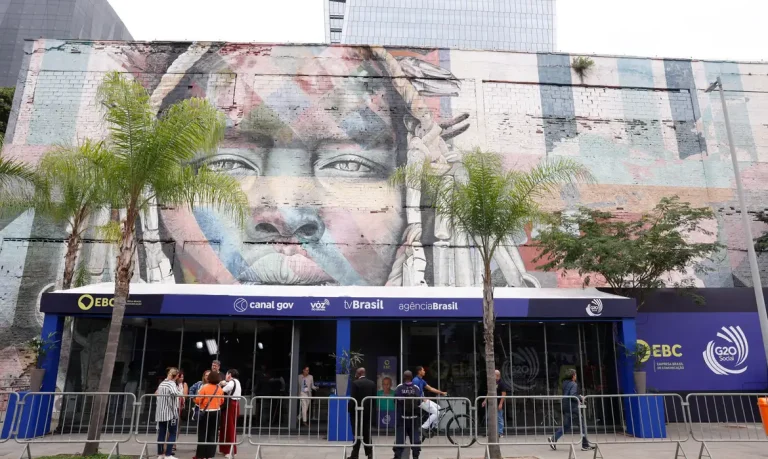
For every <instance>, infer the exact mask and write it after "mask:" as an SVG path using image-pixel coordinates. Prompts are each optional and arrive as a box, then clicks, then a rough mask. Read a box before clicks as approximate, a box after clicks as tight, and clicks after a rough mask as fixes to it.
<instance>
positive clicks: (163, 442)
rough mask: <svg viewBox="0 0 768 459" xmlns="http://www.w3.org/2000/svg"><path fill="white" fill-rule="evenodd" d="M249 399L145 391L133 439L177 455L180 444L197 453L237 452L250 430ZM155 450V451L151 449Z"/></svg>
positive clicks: (145, 448) (147, 448) (145, 450)
mask: <svg viewBox="0 0 768 459" xmlns="http://www.w3.org/2000/svg"><path fill="white" fill-rule="evenodd" d="M248 407H249V405H248V400H247V399H246V398H244V397H233V396H228V395H223V394H221V395H199V396H168V395H157V394H146V395H142V396H141V398H140V399H139V403H138V404H137V407H136V418H135V423H134V424H135V431H134V439H135V440H136V442H137V443H140V444H142V445H143V449H142V454H141V457H144V456H146V455H148V454H149V453H150V445H154V446H155V447H156V449H157V455H166V456H171V455H174V453H175V451H176V449H177V448H180V449H181V450H193V448H192V446H196V447H197V448H196V449H195V454H194V456H195V457H214V456H216V454H217V453H221V454H230V453H234V454H237V445H239V444H241V443H243V441H245V437H246V436H247V430H248ZM152 454H154V453H152Z"/></svg>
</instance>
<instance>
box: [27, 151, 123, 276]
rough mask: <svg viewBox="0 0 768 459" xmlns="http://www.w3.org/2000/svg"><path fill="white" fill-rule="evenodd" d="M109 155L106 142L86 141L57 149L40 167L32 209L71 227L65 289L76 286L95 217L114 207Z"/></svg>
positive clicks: (65, 262) (48, 155)
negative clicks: (87, 232) (84, 243)
mask: <svg viewBox="0 0 768 459" xmlns="http://www.w3.org/2000/svg"><path fill="white" fill-rule="evenodd" d="M109 155H110V152H109V151H108V150H107V149H106V148H105V147H104V144H103V142H96V141H93V140H90V139H86V140H85V141H83V142H82V143H80V144H79V145H77V146H58V147H56V148H54V149H53V150H51V151H49V152H47V153H46V154H45V156H43V159H42V160H41V161H40V164H38V166H37V175H38V178H39V180H40V182H41V184H40V186H38V187H37V189H36V193H35V197H34V199H33V200H32V201H31V202H29V206H30V207H32V208H34V209H35V211H36V212H39V213H40V214H41V215H44V216H47V217H49V218H50V219H52V220H53V221H56V222H62V223H67V224H68V225H69V228H70V230H69V237H68V238H67V253H66V255H65V258H64V278H63V281H62V288H64V289H65V290H66V289H69V288H70V287H72V281H73V277H74V275H75V269H76V262H77V254H78V253H79V252H80V247H81V245H82V241H83V233H84V232H85V230H86V229H88V224H89V222H90V219H91V216H93V215H94V213H95V212H97V211H99V210H102V209H105V208H109V206H110V204H111V202H110V195H109V194H108V189H109V183H108V181H107V177H106V173H105V169H104V168H105V166H106V165H107V164H109V161H110V159H111V158H110V156H109ZM20 204H22V205H23V204H24V203H23V202H22V203H20Z"/></svg>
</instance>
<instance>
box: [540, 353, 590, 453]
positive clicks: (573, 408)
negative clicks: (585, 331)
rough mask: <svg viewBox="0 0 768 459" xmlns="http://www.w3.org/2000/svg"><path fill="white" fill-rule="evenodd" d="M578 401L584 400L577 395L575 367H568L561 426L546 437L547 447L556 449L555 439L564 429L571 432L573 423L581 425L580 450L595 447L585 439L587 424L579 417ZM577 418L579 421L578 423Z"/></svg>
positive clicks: (564, 386)
mask: <svg viewBox="0 0 768 459" xmlns="http://www.w3.org/2000/svg"><path fill="white" fill-rule="evenodd" d="M579 401H582V402H583V401H584V397H582V396H581V395H579V385H578V384H576V369H575V368H569V369H568V370H566V372H565V379H564V380H563V426H562V427H560V428H558V429H557V430H556V431H555V436H554V437H549V438H547V441H548V442H549V447H550V448H552V450H553V451H554V450H557V446H556V445H555V443H557V440H559V439H560V437H562V436H563V433H564V432H566V431H570V432H573V424H574V423H576V424H579V426H580V427H581V450H582V451H590V450H593V449H595V447H594V445H592V444H591V443H590V442H589V440H588V439H587V424H586V422H585V419H584V418H583V417H581V418H580V417H579ZM579 419H581V422H580V423H579Z"/></svg>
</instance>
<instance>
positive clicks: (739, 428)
mask: <svg viewBox="0 0 768 459" xmlns="http://www.w3.org/2000/svg"><path fill="white" fill-rule="evenodd" d="M765 397H768V393H750V394H714V393H706V394H704V393H700V394H689V395H688V396H687V397H686V401H687V402H688V420H689V424H690V431H691V436H692V437H693V439H694V440H695V441H697V442H699V443H701V447H700V448H699V455H698V457H699V458H702V457H710V458H711V457H713V456H712V454H711V452H710V451H709V447H708V446H707V443H719V442H732V443H741V442H768V435H766V431H765V429H764V427H763V424H762V420H761V416H760V410H759V408H758V400H759V399H760V398H765ZM713 418H714V419H713Z"/></svg>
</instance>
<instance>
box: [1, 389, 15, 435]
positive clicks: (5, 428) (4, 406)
mask: <svg viewBox="0 0 768 459" xmlns="http://www.w3.org/2000/svg"><path fill="white" fill-rule="evenodd" d="M18 404H19V394H17V393H16V392H8V391H3V392H0V443H5V442H7V441H8V440H10V439H11V437H13V436H14V426H15V421H16V413H17V411H18V406H19V405H18Z"/></svg>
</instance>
